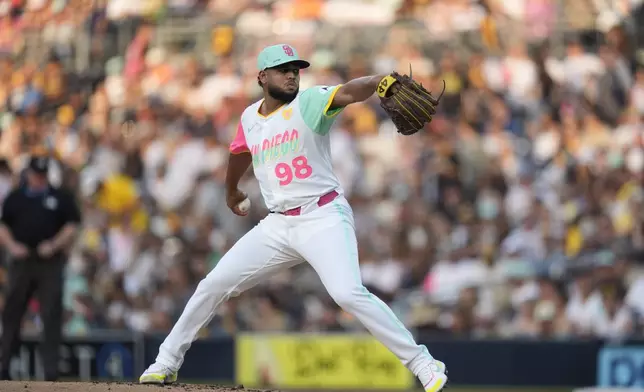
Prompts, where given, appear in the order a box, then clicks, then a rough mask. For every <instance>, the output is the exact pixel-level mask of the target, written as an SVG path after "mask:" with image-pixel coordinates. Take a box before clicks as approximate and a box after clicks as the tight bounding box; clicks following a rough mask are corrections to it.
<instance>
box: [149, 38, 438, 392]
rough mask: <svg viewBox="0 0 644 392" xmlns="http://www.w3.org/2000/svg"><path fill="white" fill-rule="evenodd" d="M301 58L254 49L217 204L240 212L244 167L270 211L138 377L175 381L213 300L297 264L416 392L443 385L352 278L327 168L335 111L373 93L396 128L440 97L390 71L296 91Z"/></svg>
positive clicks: (410, 128)
mask: <svg viewBox="0 0 644 392" xmlns="http://www.w3.org/2000/svg"><path fill="white" fill-rule="evenodd" d="M309 65H310V64H309V63H308V62H307V61H304V60H302V59H300V58H299V56H298V53H297V51H296V50H295V49H294V48H293V47H292V46H290V45H283V44H280V45H274V46H269V47H266V48H264V50H262V52H261V53H260V54H259V57H258V59H257V67H258V70H259V73H258V76H257V80H258V83H259V85H260V86H261V87H262V89H263V90H264V98H263V99H262V100H260V101H258V102H256V103H254V104H252V105H251V106H249V107H248V108H246V110H244V112H243V114H242V116H241V120H240V122H239V126H238V127H237V134H236V137H235V139H234V140H233V142H232V143H231V145H230V158H229V163H228V171H227V178H226V188H227V203H228V206H229V207H230V208H231V209H232V211H233V212H234V213H235V214H237V215H241V216H244V215H246V214H247V213H248V206H249V202H248V200H247V196H246V194H245V193H244V192H242V191H241V190H239V189H238V184H239V181H240V179H241V177H242V176H243V174H244V173H245V172H246V170H248V168H249V167H250V166H251V165H252V167H253V171H254V174H255V176H256V177H257V180H258V182H259V186H260V189H261V193H262V196H263V198H264V202H265V203H266V206H267V208H268V210H269V211H270V213H269V214H268V215H267V216H266V217H265V218H264V219H263V220H262V221H261V222H260V223H259V224H258V225H257V226H255V227H254V228H253V229H252V230H251V231H249V232H248V233H247V234H246V235H244V236H243V237H242V238H241V239H240V240H239V241H238V242H237V243H236V244H235V245H234V246H233V247H232V248H231V249H230V251H229V252H228V253H226V255H224V257H223V258H222V259H221V260H220V261H219V263H218V264H217V266H216V267H215V268H214V269H213V270H212V271H211V272H210V273H209V274H208V276H206V277H205V278H204V279H203V280H202V281H201V282H200V283H199V285H198V287H197V289H196V291H195V293H194V294H193V296H192V298H190V300H189V301H188V303H187V305H186V308H185V309H184V311H183V314H182V315H181V317H180V318H179V320H178V321H177V323H176V325H175V326H174V327H173V329H172V331H171V332H170V334H169V335H168V337H167V338H166V339H165V341H164V342H163V344H162V345H161V347H160V349H159V354H158V356H157V358H156V362H155V363H154V364H152V365H151V366H150V367H149V368H148V369H147V370H146V371H145V372H144V373H143V375H141V377H140V382H141V383H145V384H170V383H173V382H175V381H176V380H177V372H178V370H179V368H180V367H181V365H182V363H183V359H184V355H185V353H186V351H187V350H188V348H189V347H190V345H191V344H192V342H193V341H194V340H195V339H196V336H197V332H198V331H199V330H200V329H201V328H202V327H204V326H205V325H206V324H207V323H208V322H209V321H210V320H211V318H212V317H213V315H214V314H215V310H216V309H217V307H218V306H220V305H221V304H222V303H223V302H224V301H226V300H228V299H229V298H231V297H233V296H236V295H239V294H240V293H241V292H243V291H245V290H248V289H249V288H251V287H253V286H254V285H256V284H257V283H258V282H260V281H261V280H262V279H265V278H266V277H268V276H269V275H271V274H273V273H275V272H277V271H279V270H281V269H283V268H289V267H291V266H294V265H297V264H299V263H302V262H304V261H306V262H307V263H309V264H310V265H311V266H312V267H313V268H314V269H315V271H316V272H317V274H318V275H319V277H320V279H321V281H322V283H323V284H324V286H325V287H326V289H327V290H328V292H329V294H330V295H331V297H332V298H333V299H334V300H335V302H336V303H337V304H338V305H339V306H340V307H342V308H343V309H344V310H345V311H347V312H349V313H351V314H352V315H354V316H355V317H357V318H358V319H359V320H360V322H362V323H363V324H364V326H365V327H366V328H367V329H368V330H369V331H370V332H371V333H372V334H373V335H374V336H375V337H376V338H377V339H379V340H380V341H381V342H382V343H383V344H384V345H385V346H386V347H387V348H389V350H391V351H392V352H393V353H394V354H395V355H396V356H397V357H398V358H399V359H400V361H401V362H402V363H403V364H404V365H405V366H406V367H407V368H408V369H409V370H410V371H411V372H412V373H414V375H416V376H417V377H418V378H419V380H420V381H421V383H422V384H423V386H424V388H425V391H427V392H438V391H440V390H442V389H443V387H444V386H445V384H446V382H447V377H446V375H445V373H446V371H445V364H443V363H442V362H440V361H438V360H435V359H434V358H432V356H431V355H430V354H429V352H428V351H427V349H426V348H425V347H424V346H422V345H418V344H417V343H416V342H415V341H414V338H413V337H412V334H411V333H410V332H409V331H408V330H407V329H406V328H405V326H404V325H403V324H402V323H401V322H400V321H399V320H398V319H397V318H396V316H395V315H394V313H393V312H392V311H391V310H390V309H389V307H388V306H387V305H385V303H383V302H382V301H381V300H380V299H378V298H377V297H376V296H374V295H372V294H371V293H370V292H369V291H367V289H365V287H364V286H363V284H362V281H361V279H360V270H359V265H358V247H357V243H356V235H355V230H354V220H353V213H352V210H351V207H350V206H349V204H348V202H347V200H346V199H345V198H344V196H343V190H342V188H341V187H340V184H339V182H338V179H337V178H336V176H335V174H334V172H333V168H332V165H331V151H330V145H329V131H330V129H331V126H332V124H333V122H334V120H335V118H336V117H337V116H338V114H339V113H341V112H342V110H343V109H344V108H345V107H346V106H347V105H350V104H352V103H355V102H362V101H364V100H366V99H368V98H369V97H371V95H372V94H373V93H374V92H376V93H377V94H378V96H379V97H380V100H381V106H382V107H383V108H384V109H385V110H386V111H387V113H388V114H389V115H390V117H391V118H392V121H393V123H394V124H395V126H396V128H397V129H398V132H400V133H401V134H403V135H411V134H413V133H416V132H418V131H419V130H420V129H422V128H423V126H424V125H425V124H426V123H428V122H430V121H431V119H432V115H433V114H434V113H436V106H437V105H438V101H439V99H440V97H439V99H435V98H434V97H433V96H432V95H431V94H430V93H429V92H427V91H426V90H425V89H424V88H423V87H422V86H421V85H420V84H417V83H416V82H414V81H413V79H412V78H411V75H410V76H407V75H399V74H398V73H396V72H392V73H391V74H389V75H374V76H366V77H362V78H358V79H354V80H351V81H350V82H348V83H346V84H344V85H338V86H315V87H312V88H309V89H306V90H304V91H300V90H299V81H300V69H303V68H307V67H309Z"/></svg>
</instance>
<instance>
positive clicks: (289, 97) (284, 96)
mask: <svg viewBox="0 0 644 392" xmlns="http://www.w3.org/2000/svg"><path fill="white" fill-rule="evenodd" d="M267 91H268V95H270V96H271V98H273V99H276V100H278V101H281V102H286V103H290V102H291V101H293V100H294V99H295V97H297V94H298V92H299V91H300V89H299V88H298V89H297V90H295V91H294V92H292V93H287V92H286V91H284V90H282V89H280V88H278V87H274V86H268V89H267Z"/></svg>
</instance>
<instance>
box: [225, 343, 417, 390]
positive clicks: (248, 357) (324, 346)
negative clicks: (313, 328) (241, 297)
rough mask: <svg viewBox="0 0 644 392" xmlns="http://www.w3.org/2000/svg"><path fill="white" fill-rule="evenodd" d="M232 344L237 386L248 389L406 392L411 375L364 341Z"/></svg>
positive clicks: (379, 346)
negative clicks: (397, 391)
mask: <svg viewBox="0 0 644 392" xmlns="http://www.w3.org/2000/svg"><path fill="white" fill-rule="evenodd" d="M235 340H236V348H235V349H236V373H237V374H236V378H237V382H238V383H240V384H243V385H244V386H245V387H251V388H260V387H262V388H266V387H276V388H344V389H348V388H356V389H366V388H369V389H389V390H394V389H409V388H410V387H412V385H413V382H414V381H413V380H414V379H413V375H412V374H411V372H410V371H409V370H407V368H405V367H404V366H403V365H402V363H400V361H399V360H398V358H396V356H394V355H393V354H392V353H391V352H390V351H389V350H387V348H385V347H384V346H383V345H382V344H381V343H380V342H378V341H377V340H376V339H374V338H373V337H371V336H369V335H308V334H294V335H247V334H241V335H237V336H236V337H235Z"/></svg>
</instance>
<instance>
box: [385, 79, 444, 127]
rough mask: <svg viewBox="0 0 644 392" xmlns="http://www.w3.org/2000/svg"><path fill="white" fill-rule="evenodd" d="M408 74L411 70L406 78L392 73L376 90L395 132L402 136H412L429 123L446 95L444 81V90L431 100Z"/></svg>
mask: <svg viewBox="0 0 644 392" xmlns="http://www.w3.org/2000/svg"><path fill="white" fill-rule="evenodd" d="M411 75H412V73H411V67H409V76H407V75H400V74H399V73H398V72H395V71H394V72H392V73H391V74H390V75H387V76H385V77H384V78H382V80H381V81H380V83H379V84H378V89H377V92H378V96H379V97H380V106H382V108H383V109H384V110H385V111H386V112H387V115H389V117H391V120H392V121H393V123H394V125H395V126H396V129H397V130H398V132H399V133H401V134H403V135H413V134H415V133H416V132H418V131H419V130H421V129H422V128H423V127H424V126H425V124H427V123H429V122H431V121H432V116H433V115H434V114H436V106H438V103H439V101H440V99H441V98H442V97H443V93H444V92H445V81H444V80H443V91H442V92H441V94H440V95H439V96H438V98H434V96H432V94H431V93H430V92H429V91H427V90H425V88H424V87H423V85H422V84H419V83H418V82H416V81H414V79H412V77H411Z"/></svg>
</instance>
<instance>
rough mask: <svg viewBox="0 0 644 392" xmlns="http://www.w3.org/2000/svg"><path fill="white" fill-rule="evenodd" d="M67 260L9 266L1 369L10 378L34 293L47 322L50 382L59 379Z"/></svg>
mask: <svg viewBox="0 0 644 392" xmlns="http://www.w3.org/2000/svg"><path fill="white" fill-rule="evenodd" d="M64 269H65V258H64V257H63V256H62V255H58V256H54V257H52V258H51V259H42V258H40V257H38V256H33V255H32V256H29V257H28V258H26V259H20V260H14V261H12V262H11V263H10V265H9V275H8V286H9V289H8V292H7V293H6V298H5V308H4V312H3V313H2V340H1V344H0V355H1V357H0V368H1V369H2V371H3V373H4V374H3V376H4V377H6V375H7V374H8V373H7V372H8V370H9V363H10V361H11V357H12V356H13V355H15V354H16V353H17V352H18V350H19V348H20V329H21V328H20V327H21V324H22V318H23V316H24V315H25V312H26V310H27V306H28V304H29V300H30V299H31V298H32V296H33V295H34V293H35V294H36V296H37V297H36V298H37V299H38V302H39V303H40V318H41V319H42V321H43V329H44V336H43V337H44V339H43V343H42V345H41V351H40V352H41V357H42V363H43V367H44V371H45V379H46V380H47V381H55V380H57V379H58V359H59V346H60V341H61V337H62V317H63V284H64V280H63V274H64Z"/></svg>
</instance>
